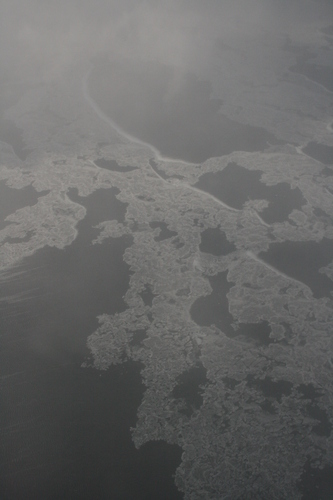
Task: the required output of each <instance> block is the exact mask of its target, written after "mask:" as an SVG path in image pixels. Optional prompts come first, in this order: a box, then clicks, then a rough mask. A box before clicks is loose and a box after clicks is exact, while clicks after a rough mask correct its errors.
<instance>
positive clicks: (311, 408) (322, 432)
mask: <svg viewBox="0 0 333 500" xmlns="http://www.w3.org/2000/svg"><path fill="white" fill-rule="evenodd" d="M307 412H308V414H309V416H310V417H311V418H314V419H316V420H318V421H319V423H318V424H316V425H314V426H313V427H312V432H314V433H315V434H318V436H326V437H329V436H330V435H331V432H332V424H331V422H330V419H329V418H328V415H327V411H326V410H323V409H322V408H319V406H318V405H316V404H314V403H312V404H309V405H308V406H307Z"/></svg>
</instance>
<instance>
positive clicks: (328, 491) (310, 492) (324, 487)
mask: <svg viewBox="0 0 333 500" xmlns="http://www.w3.org/2000/svg"><path fill="white" fill-rule="evenodd" d="M298 488H299V490H300V492H301V494H302V495H303V496H302V500H314V499H316V500H331V498H332V491H333V465H331V466H328V465H327V466H325V467H323V468H322V469H318V468H312V467H311V462H310V461H309V460H308V461H307V463H306V464H305V466H304V469H303V474H302V476H301V480H300V482H299V485H298Z"/></svg>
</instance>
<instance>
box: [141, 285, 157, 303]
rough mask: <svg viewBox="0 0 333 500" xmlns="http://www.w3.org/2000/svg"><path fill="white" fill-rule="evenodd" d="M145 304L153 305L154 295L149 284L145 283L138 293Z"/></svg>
mask: <svg viewBox="0 0 333 500" xmlns="http://www.w3.org/2000/svg"><path fill="white" fill-rule="evenodd" d="M140 297H141V298H142V300H143V302H144V304H145V306H149V307H151V306H152V305H153V300H154V297H156V295H155V294H154V293H153V292H152V289H151V286H150V285H145V287H144V289H143V291H142V292H141V293H140Z"/></svg>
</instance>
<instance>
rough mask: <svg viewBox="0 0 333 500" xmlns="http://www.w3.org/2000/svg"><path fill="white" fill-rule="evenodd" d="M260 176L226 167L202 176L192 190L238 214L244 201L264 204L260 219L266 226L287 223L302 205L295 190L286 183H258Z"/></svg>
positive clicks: (231, 165)
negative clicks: (261, 201)
mask: <svg viewBox="0 0 333 500" xmlns="http://www.w3.org/2000/svg"><path fill="white" fill-rule="evenodd" d="M261 176H262V172H261V171H260V170H248V169H247V168H244V167H241V166H239V165H237V164H236V163H229V164H228V165H227V166H226V168H225V169H223V170H221V171H220V172H208V173H206V174H203V175H202V176H201V177H200V178H199V181H198V182H197V183H196V184H195V186H196V187H197V188H198V189H201V190H202V191H205V192H207V193H210V194H212V195H213V196H215V197H216V198H218V199H219V200H221V201H222V202H223V203H226V204H227V205H229V206H230V207H233V208H236V209H238V210H241V209H242V208H243V206H244V203H245V202H246V201H249V200H256V199H257V200H267V201H268V202H269V205H268V207H267V208H265V209H263V210H262V212H261V214H260V215H261V217H262V218H263V220H264V221H265V222H267V223H268V224H272V223H274V222H283V221H285V220H287V219H288V216H289V215H290V214H291V212H292V211H293V210H294V209H300V208H301V207H302V205H305V204H306V200H305V198H304V197H303V195H302V193H301V191H300V190H299V189H298V188H294V189H292V188H291V187H290V185H289V184H288V183H287V182H280V183H278V184H275V185H273V186H267V185H266V184H264V183H263V182H261V181H260V178H261Z"/></svg>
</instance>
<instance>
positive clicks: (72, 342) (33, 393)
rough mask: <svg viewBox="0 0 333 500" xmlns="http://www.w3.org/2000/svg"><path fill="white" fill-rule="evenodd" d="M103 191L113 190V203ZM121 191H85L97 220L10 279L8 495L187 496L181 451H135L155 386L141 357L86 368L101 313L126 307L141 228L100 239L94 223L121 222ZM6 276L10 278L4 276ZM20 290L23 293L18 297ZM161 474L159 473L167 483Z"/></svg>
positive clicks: (5, 368) (4, 310) (6, 282)
mask: <svg viewBox="0 0 333 500" xmlns="http://www.w3.org/2000/svg"><path fill="white" fill-rule="evenodd" d="M98 193H99V194H101V207H103V206H104V202H103V199H105V198H103V195H108V199H109V200H108V203H106V205H105V206H104V208H105V210H106V213H104V212H103V209H102V208H101V207H95V206H94V204H98V201H99V198H98ZM115 193H116V191H115V190H105V191H104V190H102V191H98V192H95V193H93V194H92V195H91V196H89V197H86V198H81V197H77V196H75V192H74V191H72V192H71V194H70V195H71V198H72V199H74V198H75V199H76V201H79V202H80V203H81V204H83V205H85V207H86V208H87V210H88V213H87V217H86V218H85V219H84V220H82V221H80V223H79V224H78V231H79V232H78V237H77V239H76V240H75V241H74V242H73V244H72V245H71V246H69V247H66V248H65V249H64V250H59V249H56V248H50V247H47V246H46V247H44V248H43V249H41V250H39V251H38V252H36V253H35V254H34V255H33V256H32V257H29V258H27V259H25V260H24V261H23V262H22V263H21V264H20V265H19V266H17V267H16V268H15V269H13V270H12V272H11V271H9V272H7V273H6V275H5V276H4V277H3V282H2V284H1V299H2V300H1V301H0V306H1V314H0V331H1V334H2V335H1V338H0V342H1V350H0V358H1V359H0V375H1V378H2V381H3V384H2V405H1V409H0V415H1V427H0V431H1V436H2V438H1V443H2V447H1V451H0V454H1V457H0V460H1V464H2V468H1V472H0V476H1V477H0V496H1V498H3V499H6V500H7V499H8V500H9V499H12V498H50V499H54V500H58V499H59V498H64V499H68V500H69V499H73V498H80V499H81V498H82V499H87V500H89V499H91V498H101V499H109V498H114V499H117V500H118V499H119V500H124V499H127V498H137V499H140V500H144V499H146V498H163V499H165V500H168V499H169V498H182V497H183V495H182V494H180V493H179V492H178V491H177V489H176V487H175V485H174V483H173V479H172V474H174V472H175V469H176V467H177V466H178V465H179V464H180V460H181V450H180V449H179V448H178V447H176V446H169V445H167V444H166V443H162V442H158V443H156V444H155V443H154V444H153V445H152V446H151V447H149V446H147V447H143V448H142V450H139V451H138V450H136V449H135V447H134V444H133V442H132V440H131V434H130V427H131V426H134V425H135V422H136V418H137V417H136V411H137V408H138V405H139V404H140V402H141V400H142V396H143V392H144V389H145V387H144V386H143V384H142V381H141V377H140V370H141V365H140V364H138V363H135V362H132V361H127V362H125V363H124V364H123V365H120V366H117V367H111V368H110V369H109V370H108V371H107V372H102V373H101V372H98V371H97V370H93V369H83V368H81V363H82V361H83V359H84V358H85V357H86V356H89V355H90V352H89V351H88V349H87V346H86V340H87V337H88V336H89V335H90V334H91V333H92V332H94V331H95V330H96V328H97V327H98V321H97V316H98V315H99V314H102V313H108V314H114V313H119V312H121V311H124V310H125V309H126V308H127V307H128V306H127V304H126V303H125V302H124V299H123V296H124V295H125V293H126V291H127V289H128V286H129V279H130V268H129V266H128V265H127V264H126V263H125V262H124V260H123V254H124V251H125V249H126V248H127V247H128V246H129V245H131V244H132V241H133V240H132V237H130V236H123V237H121V238H116V239H113V238H108V239H107V240H106V241H104V242H103V244H102V245H92V244H91V240H92V239H93V238H94V237H95V232H96V231H95V230H93V229H92V225H93V224H96V223H98V222H100V221H101V220H105V219H109V218H110V213H109V211H110V206H111V207H113V209H112V210H111V212H112V216H114V217H115V216H119V218H120V219H121V218H122V217H123V215H124V213H125V209H126V205H125V204H122V203H121V202H120V201H119V200H117V199H116V198H115ZM4 278H6V279H4ZM13 297H14V298H13ZM156 478H158V481H157V480H156Z"/></svg>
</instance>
